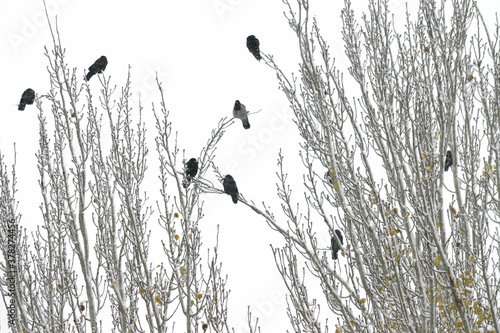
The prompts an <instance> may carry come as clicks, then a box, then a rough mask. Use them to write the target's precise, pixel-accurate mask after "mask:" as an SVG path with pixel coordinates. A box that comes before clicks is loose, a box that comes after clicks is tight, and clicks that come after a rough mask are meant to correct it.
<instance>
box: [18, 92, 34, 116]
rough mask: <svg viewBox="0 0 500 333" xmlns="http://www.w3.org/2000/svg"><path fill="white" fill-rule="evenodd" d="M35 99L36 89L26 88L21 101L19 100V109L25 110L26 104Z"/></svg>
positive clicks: (31, 102)
mask: <svg viewBox="0 0 500 333" xmlns="http://www.w3.org/2000/svg"><path fill="white" fill-rule="evenodd" d="M34 99H35V91H34V90H33V89H31V88H28V89H26V90H25V91H24V92H23V95H22V96H21V101H20V102H19V108H18V110H19V111H24V108H25V107H26V104H28V105H31V104H33V100H34Z"/></svg>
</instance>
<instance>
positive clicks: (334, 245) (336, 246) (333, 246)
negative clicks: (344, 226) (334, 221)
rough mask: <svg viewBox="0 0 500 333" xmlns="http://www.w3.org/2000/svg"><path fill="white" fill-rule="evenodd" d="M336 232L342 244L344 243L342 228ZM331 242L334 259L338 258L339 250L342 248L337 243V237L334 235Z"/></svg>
mask: <svg viewBox="0 0 500 333" xmlns="http://www.w3.org/2000/svg"><path fill="white" fill-rule="evenodd" d="M335 234H336V235H337V238H338V239H339V241H340V244H342V245H343V244H344V238H343V237H342V233H341V232H340V230H338V229H336V230H335ZM331 243H332V259H333V260H336V259H337V258H338V257H337V252H339V250H340V245H339V244H338V243H337V241H336V239H335V237H332V240H331Z"/></svg>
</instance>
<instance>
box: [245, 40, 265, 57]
mask: <svg viewBox="0 0 500 333" xmlns="http://www.w3.org/2000/svg"><path fill="white" fill-rule="evenodd" d="M259 46H260V43H259V40H258V39H257V38H255V36H254V35H250V36H248V37H247V47H248V51H250V53H251V54H253V56H254V57H255V59H257V60H258V61H260V59H262V57H261V56H260V48H259Z"/></svg>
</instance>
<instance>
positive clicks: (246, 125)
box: [241, 117, 250, 129]
mask: <svg viewBox="0 0 500 333" xmlns="http://www.w3.org/2000/svg"><path fill="white" fill-rule="evenodd" d="M241 121H242V122H243V128H244V129H249V128H250V123H249V122H248V117H245V118H244V119H242V120H241Z"/></svg>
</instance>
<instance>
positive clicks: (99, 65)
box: [86, 56, 108, 81]
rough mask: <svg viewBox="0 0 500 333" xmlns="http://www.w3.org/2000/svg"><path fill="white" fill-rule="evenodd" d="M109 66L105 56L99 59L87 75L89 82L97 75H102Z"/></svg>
mask: <svg viewBox="0 0 500 333" xmlns="http://www.w3.org/2000/svg"><path fill="white" fill-rule="evenodd" d="M107 65H108V59H107V58H106V57H105V56H101V57H100V58H99V59H97V60H96V61H95V62H94V63H93V64H92V65H91V66H90V67H89V71H88V73H87V77H86V79H87V81H88V80H90V79H91V78H92V76H94V75H95V74H97V73H102V72H103V71H104V70H105V69H106V66H107Z"/></svg>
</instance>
